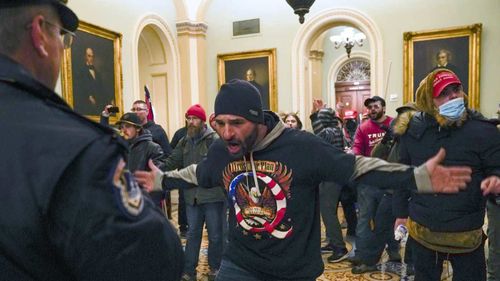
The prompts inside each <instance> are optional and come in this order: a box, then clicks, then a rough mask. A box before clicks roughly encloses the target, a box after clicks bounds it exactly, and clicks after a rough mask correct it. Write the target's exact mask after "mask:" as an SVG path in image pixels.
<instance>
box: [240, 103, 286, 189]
mask: <svg viewBox="0 0 500 281" xmlns="http://www.w3.org/2000/svg"><path fill="white" fill-rule="evenodd" d="M264 124H265V125H266V126H267V128H272V129H271V130H270V131H268V133H267V134H266V136H265V137H264V138H263V139H262V140H261V141H260V142H258V143H256V144H255V145H254V147H253V148H252V149H251V150H250V151H249V152H248V155H249V158H250V159H249V160H250V167H252V175H253V181H254V183H255V187H253V188H251V190H250V192H249V194H250V195H251V197H260V196H261V193H260V187H259V181H258V179H257V169H256V168H255V161H254V158H253V153H254V152H257V151H260V150H263V149H265V148H266V147H268V146H269V145H270V144H271V143H272V142H273V141H274V140H275V139H277V138H278V137H279V136H280V135H281V134H282V133H283V131H284V130H285V128H286V127H285V124H284V123H283V122H281V121H280V119H279V117H278V115H276V113H274V112H272V111H264ZM243 162H244V163H245V167H248V165H247V157H246V156H245V155H243ZM247 172H248V170H247ZM247 186H248V187H250V185H249V183H248V178H247Z"/></svg>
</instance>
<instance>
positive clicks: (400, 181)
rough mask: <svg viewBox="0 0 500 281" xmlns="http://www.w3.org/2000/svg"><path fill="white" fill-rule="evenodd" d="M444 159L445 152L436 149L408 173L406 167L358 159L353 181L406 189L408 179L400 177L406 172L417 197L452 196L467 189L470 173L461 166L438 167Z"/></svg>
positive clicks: (363, 158) (375, 160)
mask: <svg viewBox="0 0 500 281" xmlns="http://www.w3.org/2000/svg"><path fill="white" fill-rule="evenodd" d="M445 156H446V153H445V150H444V149H440V151H439V152H438V153H437V154H436V155H435V156H434V157H432V158H431V159H429V160H427V162H425V163H424V164H423V165H421V166H419V167H417V168H414V169H413V170H409V169H410V168H411V167H409V166H405V165H401V164H395V163H388V162H386V161H383V160H380V159H376V158H367V157H359V156H358V157H356V162H355V171H354V174H353V179H355V180H359V181H361V182H366V183H371V184H372V185H376V186H378V187H380V188H383V189H384V188H385V189H393V188H395V187H397V186H401V187H403V186H408V177H407V176H405V175H404V174H405V173H404V172H405V171H406V173H410V174H412V175H413V176H414V184H413V181H411V182H410V183H411V185H413V186H414V187H415V186H416V187H417V190H418V192H420V193H426V192H435V193H456V192H458V191H460V190H461V189H464V188H465V187H466V186H467V183H468V182H469V181H470V180H471V173H472V170H471V168H469V167H464V166H443V165H441V164H440V163H441V162H442V161H443V160H444V158H445ZM393 172H403V174H400V175H399V176H398V174H394V173H393ZM388 179H390V180H388Z"/></svg>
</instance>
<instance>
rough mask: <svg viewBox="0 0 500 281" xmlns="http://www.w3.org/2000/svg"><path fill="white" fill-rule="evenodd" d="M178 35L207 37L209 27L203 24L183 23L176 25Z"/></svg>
mask: <svg viewBox="0 0 500 281" xmlns="http://www.w3.org/2000/svg"><path fill="white" fill-rule="evenodd" d="M176 27H177V35H178V36H181V35H188V36H205V35H206V34H207V29H208V25H207V24H206V23H203V22H191V21H181V22H178V23H177V24H176Z"/></svg>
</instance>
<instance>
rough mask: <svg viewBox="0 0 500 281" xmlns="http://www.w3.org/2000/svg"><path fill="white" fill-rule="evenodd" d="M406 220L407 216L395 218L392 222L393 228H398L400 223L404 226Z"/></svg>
mask: <svg viewBox="0 0 500 281" xmlns="http://www.w3.org/2000/svg"><path fill="white" fill-rule="evenodd" d="M407 221H408V218H397V219H396V221H395V222H394V230H396V228H398V226H400V225H405V226H406V222H407Z"/></svg>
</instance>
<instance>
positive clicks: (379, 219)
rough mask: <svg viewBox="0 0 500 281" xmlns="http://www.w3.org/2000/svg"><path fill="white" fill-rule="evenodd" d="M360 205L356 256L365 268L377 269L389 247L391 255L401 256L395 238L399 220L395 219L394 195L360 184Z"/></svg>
mask: <svg viewBox="0 0 500 281" xmlns="http://www.w3.org/2000/svg"><path fill="white" fill-rule="evenodd" d="M358 205H359V218H358V226H357V228H356V253H355V256H356V257H357V258H359V259H360V260H361V261H362V262H363V263H364V264H367V265H375V264H377V262H378V261H379V260H380V257H381V256H382V253H383V251H384V248H385V245H386V244H387V246H388V249H387V250H388V252H390V253H393V252H394V253H395V252H399V243H398V242H397V241H396V240H394V237H393V236H394V230H393V228H394V221H395V217H394V216H393V215H392V195H390V194H387V193H385V192H384V191H383V190H380V189H379V188H377V187H374V186H368V185H363V184H360V185H358ZM372 223H373V228H372V226H371V224H372Z"/></svg>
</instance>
